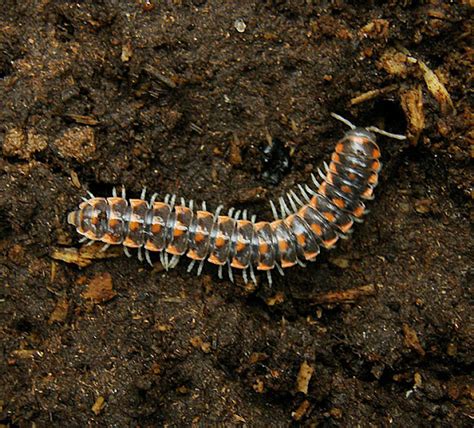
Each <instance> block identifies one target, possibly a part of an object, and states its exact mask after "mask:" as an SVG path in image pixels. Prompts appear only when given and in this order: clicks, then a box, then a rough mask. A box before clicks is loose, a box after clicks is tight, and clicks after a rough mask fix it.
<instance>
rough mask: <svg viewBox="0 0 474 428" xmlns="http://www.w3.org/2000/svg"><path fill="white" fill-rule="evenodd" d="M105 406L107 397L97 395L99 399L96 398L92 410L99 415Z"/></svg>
mask: <svg viewBox="0 0 474 428" xmlns="http://www.w3.org/2000/svg"><path fill="white" fill-rule="evenodd" d="M104 407H105V398H104V397H102V396H99V397H97V400H95V403H94V404H93V405H92V408H91V410H92V411H93V412H94V414H95V415H96V416H97V415H99V414H100V412H101V411H102V409H103V408H104Z"/></svg>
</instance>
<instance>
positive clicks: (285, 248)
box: [278, 239, 290, 253]
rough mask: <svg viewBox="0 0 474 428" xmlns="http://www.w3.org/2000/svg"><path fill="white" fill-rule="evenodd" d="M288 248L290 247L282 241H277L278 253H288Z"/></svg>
mask: <svg viewBox="0 0 474 428" xmlns="http://www.w3.org/2000/svg"><path fill="white" fill-rule="evenodd" d="M289 247H290V245H289V244H288V242H287V241H285V240H284V239H280V240H279V241H278V248H279V249H280V251H281V252H282V253H284V252H286V251H288V248H289Z"/></svg>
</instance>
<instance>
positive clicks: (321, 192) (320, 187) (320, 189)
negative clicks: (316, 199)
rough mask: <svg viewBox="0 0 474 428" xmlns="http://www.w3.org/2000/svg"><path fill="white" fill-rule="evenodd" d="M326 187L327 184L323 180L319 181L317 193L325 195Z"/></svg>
mask: <svg viewBox="0 0 474 428" xmlns="http://www.w3.org/2000/svg"><path fill="white" fill-rule="evenodd" d="M326 188H327V184H326V182H325V181H323V182H322V183H321V186H319V189H318V193H319V194H321V195H323V196H326Z"/></svg>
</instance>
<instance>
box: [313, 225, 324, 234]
mask: <svg viewBox="0 0 474 428" xmlns="http://www.w3.org/2000/svg"><path fill="white" fill-rule="evenodd" d="M311 230H312V231H313V232H314V233H315V234H316V235H318V236H321V235H322V234H323V229H322V228H321V226H320V225H319V224H317V223H313V224H312V225H311Z"/></svg>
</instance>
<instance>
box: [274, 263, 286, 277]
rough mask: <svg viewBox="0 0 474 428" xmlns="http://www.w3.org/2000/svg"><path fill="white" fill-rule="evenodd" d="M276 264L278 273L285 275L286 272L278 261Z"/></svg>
mask: <svg viewBox="0 0 474 428" xmlns="http://www.w3.org/2000/svg"><path fill="white" fill-rule="evenodd" d="M275 266H276V268H277V270H278V273H279V274H280V275H281V276H285V272H283V268H282V267H281V266H280V265H279V264H278V263H275Z"/></svg>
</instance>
